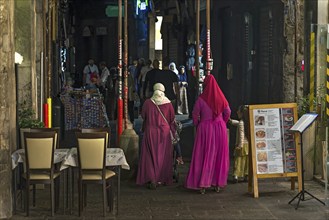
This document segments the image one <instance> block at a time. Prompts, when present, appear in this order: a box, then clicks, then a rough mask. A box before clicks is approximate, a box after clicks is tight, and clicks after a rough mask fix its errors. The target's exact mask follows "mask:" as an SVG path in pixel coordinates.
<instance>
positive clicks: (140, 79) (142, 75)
mask: <svg viewBox="0 0 329 220" xmlns="http://www.w3.org/2000/svg"><path fill="white" fill-rule="evenodd" d="M151 64H152V61H151V60H148V61H147V62H146V64H145V65H144V66H143V67H142V69H141V73H140V74H139V77H138V82H139V84H140V85H141V88H140V90H139V92H140V94H139V97H140V98H141V105H142V106H143V103H144V100H145V99H144V96H143V92H144V87H146V85H145V78H146V74H147V73H148V72H149V71H150V70H152V67H151ZM146 89H147V88H145V90H146Z"/></svg>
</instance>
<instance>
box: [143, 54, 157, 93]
mask: <svg viewBox="0 0 329 220" xmlns="http://www.w3.org/2000/svg"><path fill="white" fill-rule="evenodd" d="M152 66H153V69H151V70H150V71H148V72H147V73H146V76H145V81H144V85H145V86H144V87H143V93H142V95H143V97H142V98H144V99H148V98H150V97H151V96H152V94H153V86H154V84H155V76H156V75H157V73H158V72H160V71H161V70H160V62H159V60H158V59H154V60H153V63H152Z"/></svg>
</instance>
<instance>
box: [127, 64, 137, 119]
mask: <svg viewBox="0 0 329 220" xmlns="http://www.w3.org/2000/svg"><path fill="white" fill-rule="evenodd" d="M136 95H137V94H136V91H135V81H134V75H133V74H132V73H131V72H130V71H129V70H128V115H129V119H130V122H131V123H132V124H134V120H135V116H134V106H135V97H136Z"/></svg>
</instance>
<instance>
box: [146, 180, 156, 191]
mask: <svg viewBox="0 0 329 220" xmlns="http://www.w3.org/2000/svg"><path fill="white" fill-rule="evenodd" d="M147 188H148V189H153V190H154V189H156V188H157V184H156V183H154V182H149V183H148V184H147Z"/></svg>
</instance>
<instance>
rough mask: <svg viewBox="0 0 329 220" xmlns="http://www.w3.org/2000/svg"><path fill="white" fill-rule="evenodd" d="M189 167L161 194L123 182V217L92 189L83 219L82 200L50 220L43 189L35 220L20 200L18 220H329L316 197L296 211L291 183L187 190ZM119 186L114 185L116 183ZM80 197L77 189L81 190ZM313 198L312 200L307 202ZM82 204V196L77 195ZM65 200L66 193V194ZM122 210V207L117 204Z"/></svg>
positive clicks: (316, 187)
mask: <svg viewBox="0 0 329 220" xmlns="http://www.w3.org/2000/svg"><path fill="white" fill-rule="evenodd" d="M188 166H189V163H185V164H184V165H181V166H180V167H179V168H178V170H179V172H180V179H179V182H178V183H175V184H174V185H172V186H161V187H158V188H157V189H156V190H150V189H147V188H146V187H141V186H137V185H136V184H135V183H134V181H131V180H124V181H122V183H121V198H120V203H119V213H118V215H115V211H114V213H108V215H107V217H105V218H104V217H103V216H102V197H101V195H102V194H101V187H100V186H98V185H95V186H94V187H89V188H88V196H87V198H88V199H87V206H86V208H85V211H84V214H83V217H81V218H80V217H79V216H78V209H77V202H75V206H74V207H73V210H72V211H73V212H72V214H69V210H66V211H65V213H64V210H63V204H62V203H61V204H60V208H59V210H58V212H57V213H56V214H55V217H50V200H49V198H48V196H49V190H47V188H46V189H40V190H37V197H36V201H37V204H36V206H35V207H31V208H30V216H29V217H25V212H24V211H23V209H21V205H20V201H18V210H17V212H16V214H15V215H14V216H13V218H12V219H15V220H16V219H17V220H18V219H136V220H137V219H138V220H139V219H250V220H251V219H262V220H263V219H287V220H288V219H299V220H309V219H312V220H325V219H328V220H329V209H328V206H324V205H322V204H321V203H319V202H318V201H316V200H315V199H311V200H309V201H301V202H300V205H299V207H298V209H297V210H296V209H295V205H296V202H297V200H295V201H294V202H293V203H292V205H289V204H288V202H289V201H290V200H291V199H292V198H293V197H294V196H295V195H296V194H297V193H298V192H297V190H294V191H292V190H290V182H289V181H288V180H286V179H266V180H265V179H264V180H260V181H259V192H260V194H259V195H260V196H259V198H257V199H256V198H253V197H252V195H251V194H249V193H248V192H247V183H246V182H241V183H236V184H233V183H232V182H229V184H228V185H227V187H226V188H225V189H223V190H222V191H220V192H219V193H216V192H215V191H213V190H212V189H209V190H207V191H206V194H204V195H201V194H200V193H199V192H198V191H193V190H188V189H185V188H184V187H183V183H184V179H185V176H186V173H187V170H188ZM115 184H116V183H114V185H115ZM305 189H306V190H307V191H309V192H310V193H312V194H313V195H315V196H316V197H317V198H319V199H321V200H322V201H325V198H326V196H325V191H324V187H323V186H322V185H320V184H319V183H317V182H315V181H307V182H305ZM76 193H77V190H76ZM307 198H308V197H306V199H307ZM75 200H76V201H77V195H76V194H75ZM61 201H62V194H61ZM114 210H116V203H114Z"/></svg>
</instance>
